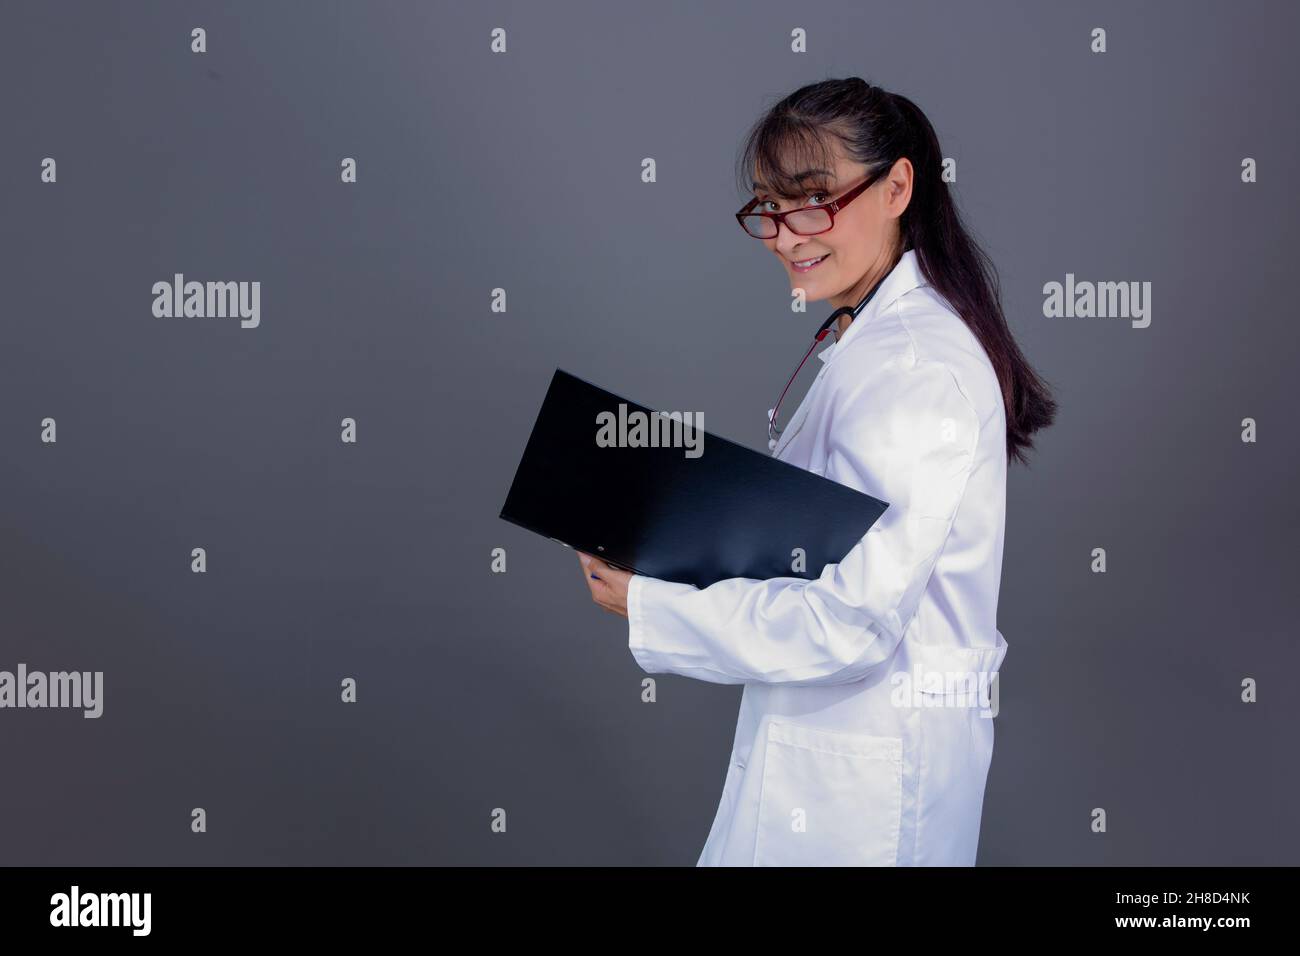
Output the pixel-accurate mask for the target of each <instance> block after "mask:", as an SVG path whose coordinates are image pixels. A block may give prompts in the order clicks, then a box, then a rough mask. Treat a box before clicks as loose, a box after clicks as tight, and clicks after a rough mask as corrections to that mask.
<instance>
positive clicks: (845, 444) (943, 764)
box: [627, 250, 1007, 866]
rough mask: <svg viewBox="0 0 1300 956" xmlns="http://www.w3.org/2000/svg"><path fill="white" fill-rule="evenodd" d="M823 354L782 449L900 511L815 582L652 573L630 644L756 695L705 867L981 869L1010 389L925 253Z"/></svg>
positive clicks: (737, 742) (740, 732) (632, 595)
mask: <svg viewBox="0 0 1300 956" xmlns="http://www.w3.org/2000/svg"><path fill="white" fill-rule="evenodd" d="M818 357H819V358H820V359H821V361H822V363H823V365H822V368H821V370H820V372H818V375H817V379H816V381H815V382H814V383H813V384H812V385H811V386H810V387H809V389H808V393H807V395H806V396H805V397H804V400H803V402H802V404H801V405H800V406H799V408H798V410H797V411H796V412H795V414H794V415H793V416H791V418H790V420H789V423H788V424H787V425H786V426H785V429H784V432H783V433H782V435H781V438H780V440H779V442H778V443H777V445H776V448H775V450H774V454H775V456H776V457H777V458H779V459H781V460H782V461H786V462H790V463H791V464H794V465H797V466H799V467H800V468H805V469H807V470H809V471H812V472H814V473H815V474H819V475H824V476H826V477H827V478H831V479H832V480H834V481H838V482H840V483H841V484H844V485H848V486H849V487H851V488H856V489H857V490H859V491H864V492H866V493H868V494H871V495H874V496H876V497H877V498H880V499H882V500H884V501H887V502H889V507H888V508H887V509H886V510H885V513H884V514H883V515H882V516H881V518H880V519H879V520H878V521H877V522H876V524H875V525H873V526H872V528H871V529H870V530H869V531H868V532H867V533H866V534H865V535H864V536H863V538H862V540H861V541H859V542H858V544H857V545H855V546H854V548H853V550H852V551H850V552H849V553H848V555H847V556H846V557H845V558H844V560H843V561H841V562H840V563H839V564H830V565H827V566H826V567H825V569H824V570H823V571H822V572H821V575H820V577H818V578H817V579H816V580H811V581H809V580H806V579H804V578H799V577H794V576H791V577H781V578H772V579H769V580H755V579H750V578H730V579H727V580H725V581H718V582H716V583H715V584H713V585H711V586H709V587H707V588H703V589H699V588H696V587H694V586H692V585H688V584H679V583H674V582H668V581H662V580H659V579H656V578H650V577H646V576H644V575H634V576H633V577H632V579H631V582H630V584H629V587H628V596H627V606H628V631H629V633H628V646H629V648H630V649H631V652H632V654H633V656H634V657H635V658H636V661H637V663H638V664H639V665H640V666H641V667H642V668H643V669H644V670H645V671H647V672H649V673H653V674H680V675H683V676H686V677H694V678H697V679H699V680H705V681H711V682H713V683H718V684H737V683H742V684H744V685H745V688H744V693H743V695H742V697H741V703H740V716H739V720H738V722H737V725H736V733H735V738H734V741H733V743H732V750H731V761H730V764H729V766H728V768H727V773H726V778H725V781H724V783H723V788H722V798H721V801H720V803H719V805H718V810H717V815H716V817H715V818H714V821H713V826H712V828H711V829H710V831H709V835H708V839H707V841H706V842H705V845H704V849H703V851H702V852H701V854H700V857H699V861H698V863H697V865H700V866H708V865H724V866H731V865H743V866H748V865H823V866H824V865H883V866H894V865H900V866H914V865H946V866H970V865H974V862H975V851H976V848H977V844H978V842H979V829H980V814H981V809H982V806H983V800H984V785H985V781H986V779H987V775H988V768H989V763H990V761H991V759H992V756H993V719H992V716H991V715H992V714H994V713H996V709H997V707H996V705H997V700H998V695H997V692H996V688H995V687H991V686H990V682H991V681H992V678H993V675H994V674H995V673H996V672H997V670H998V668H999V667H1000V666H1001V663H1002V659H1003V657H1004V656H1005V654H1006V649H1007V644H1006V641H1005V640H1004V639H1003V637H1002V634H1001V632H1000V631H998V629H997V625H996V617H997V602H998V586H999V582H1000V579H1001V567H1002V541H1003V516H1004V505H1005V496H1006V471H1007V453H1006V419H1005V410H1004V407H1003V402H1002V396H1001V392H1000V390H999V388H998V382H997V377H996V375H995V373H994V371H993V368H992V366H991V364H990V363H989V360H988V357H987V356H986V354H985V353H984V351H983V349H982V348H981V347H980V345H979V343H978V341H977V340H976V339H975V337H974V335H973V334H972V333H971V331H970V330H969V328H968V327H967V326H966V324H965V323H964V322H963V321H962V320H961V318H960V317H959V316H958V315H957V314H956V313H955V312H954V311H952V309H951V308H950V307H949V306H948V304H947V303H946V302H945V301H944V300H943V299H942V298H940V297H939V295H938V294H937V293H936V292H935V291H934V289H933V288H932V287H931V286H930V285H929V284H928V283H926V282H925V281H924V278H923V277H922V275H921V273H920V268H919V264H918V262H917V259H916V253H915V251H914V250H908V251H907V252H905V253H904V254H903V256H902V258H901V259H900V260H899V262H898V264H897V265H896V266H895V267H894V269H893V270H892V271H891V272H890V273H889V275H888V276H887V277H886V279H885V281H884V282H883V283H882V284H881V286H880V289H879V291H878V292H877V294H876V296H875V297H874V298H873V299H872V301H871V302H870V303H869V304H868V306H867V308H866V309H864V310H863V312H862V314H861V315H859V316H858V318H857V319H855V320H854V321H853V322H852V323H851V324H850V326H849V328H848V329H847V330H846V331H845V332H844V334H843V335H842V336H841V338H840V339H839V341H837V342H835V343H834V344H833V345H831V346H830V347H829V348H826V349H824V350H823V351H821V352H820V353H818ZM764 425H766V418H765V419H764ZM706 453H707V448H706ZM792 560H793V558H792ZM963 680H965V681H969V682H970V683H962V681H963ZM968 688H974V689H975V693H969V692H968Z"/></svg>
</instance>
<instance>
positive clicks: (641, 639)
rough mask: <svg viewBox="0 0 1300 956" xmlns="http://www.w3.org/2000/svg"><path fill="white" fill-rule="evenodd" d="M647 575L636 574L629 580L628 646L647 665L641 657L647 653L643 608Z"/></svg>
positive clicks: (634, 655) (633, 654)
mask: <svg viewBox="0 0 1300 956" xmlns="http://www.w3.org/2000/svg"><path fill="white" fill-rule="evenodd" d="M644 581H645V576H644V575H641V574H634V575H632V577H631V578H630V579H629V580H628V582H627V646H628V650H630V651H631V652H632V656H633V657H634V658H636V662H637V663H638V664H640V665H641V667H643V668H644V667H645V662H644V661H643V660H642V659H641V656H642V654H644V653H645V612H644V611H643V610H642V608H641V585H642V583H643V582H644Z"/></svg>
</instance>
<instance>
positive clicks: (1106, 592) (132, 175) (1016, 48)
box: [0, 0, 1300, 865]
mask: <svg viewBox="0 0 1300 956" xmlns="http://www.w3.org/2000/svg"><path fill="white" fill-rule="evenodd" d="M1297 28H1300V15H1298V14H1297V12H1296V8H1295V7H1294V6H1292V5H1287V4H1279V3H1260V2H1245V3H1234V4H1227V3H1209V2H1198V3H1174V2H1161V3H1144V4H1136V5H1135V4H1130V3H1121V2H1100V3H1070V4H1037V3H1015V2H983V3H960V2H946V3H938V2H927V3H919V4H918V3H908V4H885V3H879V4H863V3H852V2H813V3H802V4H798V5H793V6H792V5H791V4H788V3H773V2H753V3H689V2H657V3H653V4H645V3H630V2H629V3H622V2H618V3H602V2H555V3H506V2H502V3H481V4H479V3H476V4H458V3H450V2H427V0H409V2H395V0H380V2H367V3H362V2H359V0H357V2H305V0H304V2H269V3H254V2H239V3H224V2H222V3H218V2H192V3H169V2H161V0H158V2H131V3H98V2H80V3H71V2H55V3H43V2H10V3H7V4H5V6H4V9H3V11H2V12H0V102H2V103H3V109H2V110H0V122H2V123H3V130H4V132H3V138H2V140H0V142H3V148H2V149H0V243H2V244H3V245H2V247H0V252H2V253H3V255H2V261H3V276H4V298H3V310H4V315H3V322H2V324H0V448H3V467H2V468H0V490H2V494H0V503H2V510H0V672H3V673H4V674H8V675H9V677H8V679H7V680H8V686H9V688H10V696H9V697H8V698H7V703H8V705H7V706H5V707H3V708H0V761H3V764H2V767H0V781H3V785H0V863H3V864H9V865H36V864H61V865H112V864H127V865H142V864H183V865H189V864H272V865H279V864H294V865H297V864H454V865H518V864H528V865H531V864H546V863H558V864H642V865H643V864H656V865H657V864H669V865H690V864H693V863H694V862H695V861H696V857H697V855H698V854H699V851H700V847H701V845H702V844H703V843H704V840H705V838H706V836H707V834H708V831H709V826H710V822H711V820H712V819H713V815H714V812H715V810H716V808H717V805H718V799H719V794H720V792H721V789H722V786H723V782H724V775H725V773H726V770H727V755H728V751H729V747H730V745H731V741H732V735H733V733H734V731H735V726H736V711H737V705H738V702H739V700H740V696H741V692H742V689H741V687H739V686H735V685H732V686H723V685H719V684H711V683H707V682H702V681H694V680H690V679H687V678H684V677H678V676H672V675H666V676H665V675H661V676H659V677H657V678H653V684H652V685H648V684H647V683H646V682H647V680H649V679H652V678H651V675H647V674H646V673H645V672H643V671H642V670H641V669H640V668H639V667H638V666H637V663H636V661H635V660H634V659H633V657H632V655H631V653H630V652H629V648H628V622H627V621H626V620H625V619H624V618H622V617H619V616H616V615H613V614H609V613H607V612H606V611H604V610H602V609H601V608H599V607H597V606H596V605H595V604H593V602H592V600H591V597H590V594H589V592H588V588H587V585H586V583H585V581H584V579H583V575H582V570H581V568H580V567H579V565H578V562H577V561H576V560H575V556H574V554H573V552H572V551H569V550H566V549H565V548H563V547H561V546H560V545H559V544H557V543H555V542H553V541H548V540H546V539H545V538H543V537H541V536H539V535H535V534H530V533H529V532H528V531H525V530H523V529H521V528H518V527H516V526H514V525H512V524H510V523H508V522H506V521H503V520H502V519H501V518H500V517H499V512H500V509H501V505H502V502H503V501H504V499H505V496H506V492H507V490H508V488H509V486H510V481H511V478H512V476H513V475H514V471H515V468H516V466H517V465H518V463H519V460H520V456H521V454H522V452H523V448H524V444H525V442H526V440H527V437H528V435H529V433H530V429H531V428H532V425H533V423H534V420H535V418H536V415H537V411H538V407H539V405H540V403H541V400H542V397H543V395H544V393H545V390H546V386H547V384H548V383H549V382H550V380H551V377H552V375H553V373H554V370H555V369H556V368H557V367H562V368H565V369H567V370H569V371H571V372H573V373H574V374H577V375H580V376H582V377H583V378H585V379H588V380H590V381H592V382H595V383H598V384H600V385H601V386H603V387H605V388H608V389H610V390H612V391H614V392H616V393H618V394H621V395H626V396H628V397H630V398H633V399H635V400H636V401H638V402H641V403H643V404H645V405H647V406H649V407H651V408H662V409H691V410H696V411H698V412H700V413H702V414H703V415H704V416H705V417H704V422H705V425H704V427H705V428H706V429H707V430H708V432H709V433H710V434H717V435H719V436H724V437H727V438H729V439H731V440H733V441H736V442H738V443H740V444H742V445H745V446H747V447H749V448H753V449H755V450H757V451H762V452H766V445H767V432H766V410H767V409H769V408H770V407H772V404H773V401H774V399H775V392H776V391H777V390H779V386H780V385H781V384H782V383H783V382H784V381H785V378H786V377H787V375H788V374H789V371H790V370H791V368H792V358H797V357H798V355H800V354H802V352H803V350H804V349H805V348H806V347H807V344H808V342H809V337H810V335H811V333H812V332H813V331H814V330H815V328H816V324H817V322H818V321H820V319H821V317H822V315H823V314H824V312H826V311H828V310H826V309H824V308H822V307H821V306H813V305H810V307H809V309H808V311H807V312H806V313H801V312H798V311H795V310H793V309H792V308H791V298H790V289H789V287H788V283H787V281H786V277H785V275H784V274H783V273H782V271H781V270H780V269H778V268H777V267H776V264H775V263H773V262H772V261H771V257H770V256H769V255H767V254H766V253H765V252H764V251H763V250H762V248H761V246H760V244H759V243H757V242H754V241H753V240H751V239H748V238H747V237H746V236H745V235H744V234H743V233H742V232H741V231H740V230H739V229H738V228H737V223H736V221H735V218H734V213H735V212H736V210H737V209H739V208H740V207H741V205H742V204H743V203H744V202H745V201H746V200H747V199H748V198H749V197H748V196H747V195H745V194H743V193H742V192H740V191H738V189H737V184H736V177H735V163H736V157H737V150H738V149H739V147H740V145H741V143H742V142H743V138H744V135H745V133H746V131H747V130H748V129H749V127H750V126H751V124H752V123H753V122H754V121H755V119H757V118H758V117H759V116H760V115H761V114H762V113H763V112H764V111H765V110H766V109H767V108H768V107H770V106H771V104H772V103H773V102H775V101H776V100H777V99H779V98H780V97H782V96H784V95H786V94H787V93H789V92H790V91H792V90H794V89H796V88H797V87H799V86H801V85H803V84H806V83H811V82H815V81H818V80H821V79H824V78H828V77H847V76H859V77H862V78H864V79H866V80H867V81H869V82H871V83H876V84H880V85H882V86H885V87H887V88H888V89H891V90H895V91H897V92H900V93H902V94H904V95H906V96H908V97H909V98H910V99H911V100H913V101H914V102H916V103H917V104H919V105H920V106H921V107H922V108H923V109H924V110H925V111H926V113H927V115H928V116H929V117H930V118H931V120H932V121H933V123H934V125H935V128H936V130H937V132H938V135H939V140H940V143H941V145H942V149H943V155H944V158H945V160H946V167H947V168H948V170H949V176H948V177H947V180H948V181H947V182H946V188H948V189H949V190H951V191H952V194H953V196H954V198H955V199H956V201H957V203H958V205H959V207H960V209H961V211H962V214H963V216H964V217H965V220H966V222H967V223H968V225H969V227H970V229H971V230H972V233H973V235H975V236H976V237H977V239H978V240H979V242H980V243H981V245H982V246H983V248H984V249H986V250H987V252H988V253H989V255H990V257H991V258H992V260H993V262H994V264H995V266H996V267H997V270H998V275H999V277H1000V280H1001V290H1002V302H1003V305H1004V308H1005V311H1006V316H1007V320H1008V323H1009V325H1010V327H1011V329H1012V331H1013V332H1014V334H1015V336H1016V339H1017V341H1018V343H1019V344H1020V347H1021V348H1022V349H1023V350H1024V352H1025V354H1026V356H1027V357H1028V359H1029V360H1030V361H1031V362H1032V364H1033V365H1034V367H1035V368H1036V369H1037V370H1038V371H1039V372H1040V373H1041V374H1042V375H1043V377H1044V378H1045V379H1046V381H1047V382H1048V383H1050V385H1051V387H1052V389H1053V393H1054V395H1055V398H1056V400H1057V401H1058V403H1059V414H1058V417H1057V420H1056V423H1055V424H1054V425H1053V427H1052V428H1050V429H1047V430H1045V431H1044V432H1042V433H1041V434H1040V435H1039V436H1038V438H1037V440H1036V444H1035V448H1034V450H1033V452H1032V454H1031V456H1030V464H1029V466H1028V467H1024V466H1021V465H1013V466H1012V467H1011V469H1010V472H1009V477H1008V482H1007V492H1006V499H1007V501H1006V504H1007V511H1006V514H1007V517H1006V546H1005V553H1004V559H1003V566H1002V585H1001V593H1000V596H999V605H998V627H999V630H1000V631H1001V632H1002V634H1003V635H1005V638H1006V641H1007V644H1008V647H1009V649H1008V653H1007V655H1006V658H1005V662H1004V664H1003V666H1002V669H1001V673H1000V677H999V685H1000V702H999V712H998V714H997V717H996V727H997V741H996V747H995V751H994V756H993V760H992V765H991V769H990V772H989V778H988V786H987V791H986V795H985V801H984V808H983V818H982V825H981V830H980V843H979V863H980V864H985V865H999V864H1002V865H1005V864H1013V865H1019V864H1052V865H1058V864H1059V865H1067V864H1068V865H1093V864H1134V865H1148V864H1178V865H1182V864H1189V865H1190V864H1286V863H1295V862H1296V860H1297V857H1298V851H1300V823H1297V820H1296V816H1295V814H1294V812H1293V808H1292V807H1291V803H1292V799H1291V795H1293V794H1294V793H1295V789H1296V784H1297V771H1296V768H1295V763H1294V761H1293V760H1291V759H1290V755H1291V754H1292V753H1293V752H1294V749H1295V748H1294V742H1293V737H1294V733H1295V730H1296V727H1297V726H1300V705H1298V704H1297V698H1296V695H1295V693H1294V691H1293V687H1292V686H1291V685H1292V680H1293V677H1294V675H1295V674H1296V672H1297V665H1298V664H1300V657H1298V655H1297V634H1296V625H1295V610H1294V601H1293V597H1294V594H1295V591H1296V586H1295V582H1296V579H1297V572H1300V563H1298V562H1297V560H1296V548H1295V544H1294V541H1293V537H1294V535H1295V534H1296V533H1297V530H1300V525H1298V522H1297V517H1298V512H1300V506H1298V505H1297V497H1296V491H1295V489H1296V486H1297V461H1298V457H1300V456H1298V454H1297V438H1298V436H1297V429H1296V424H1295V421H1296V414H1295V397H1294V392H1293V391H1292V389H1293V388H1294V377H1295V376H1294V372H1295V362H1296V358H1297V355H1298V354H1300V351H1298V349H1300V332H1297V322H1296V307H1295V302H1294V298H1293V296H1292V285H1291V284H1292V282H1294V280H1295V264H1294V261H1293V260H1294V258H1295V252H1296V249H1297V217H1296V215H1295V212H1296V203H1295V197H1294V190H1295V183H1296V181H1297V178H1298V175H1300V170H1298V169H1297V151H1298V147H1300V143H1297V124H1296V122H1295V118H1294V104H1293V98H1294V91H1295V90H1296V89H1297V86H1298V81H1300V77H1298V75H1297V73H1298V70H1297V65H1296V59H1295V56H1294V50H1293V38H1294V36H1295V35H1296V32H1297ZM189 283H200V284H202V286H201V287H202V288H203V289H205V290H206V289H208V288H209V287H210V286H211V284H220V288H221V290H222V292H221V296H219V298H222V297H224V301H227V302H229V303H237V307H236V306H235V305H231V307H230V308H228V309H225V310H223V311H221V312H220V314H209V313H208V312H206V311H205V310H204V308H202V307H198V306H196V307H195V308H188V307H187V306H186V302H187V299H188V296H187V294H186V287H187V284H189ZM1086 287H1091V288H1094V289H1109V290H1111V291H1112V292H1113V291H1114V290H1116V289H1119V288H1121V287H1122V289H1123V291H1124V295H1123V297H1122V299H1123V301H1122V302H1120V304H1119V306H1118V308H1114V309H1104V308H1093V309H1083V310H1078V309H1074V308H1072V307H1070V306H1071V305H1072V304H1074V303H1076V302H1077V301H1079V298H1078V290H1081V289H1084V288H1086ZM209 298H210V297H203V301H204V302H205V303H206V301H208V300H209ZM1096 301H1100V299H1098V300H1096ZM1108 301H1110V302H1111V303H1112V305H1113V304H1115V303H1116V302H1117V301H1119V300H1118V299H1117V298H1116V297H1114V296H1112V297H1111V298H1110V299H1109V300H1108ZM1062 302H1065V303H1067V305H1066V307H1059V306H1060V305H1061V303H1062ZM809 364H810V366H812V367H809V366H806V367H805V369H804V372H803V373H801V375H800V376H799V378H798V379H797V380H796V382H795V384H794V386H792V389H791V399H789V400H788V404H787V406H786V407H787V408H788V409H790V410H793V408H794V406H795V405H797V403H798V401H799V398H800V396H801V395H802V393H803V392H804V391H805V390H806V389H807V388H808V384H809V382H810V381H811V380H812V375H813V371H814V368H815V366H816V364H817V363H811V362H810V363H809ZM636 506H637V503H636V502H635V501H632V500H628V499H627V498H626V497H625V496H624V495H622V494H621V493H620V488H619V487H617V486H610V487H607V488H606V489H605V490H604V493H603V494H601V495H600V496H599V497H598V498H596V499H595V500H592V501H591V502H590V507H591V508H592V509H594V510H597V511H603V512H608V513H614V512H617V511H619V510H620V509H630V508H635V507H636ZM72 673H76V674H78V675H81V676H82V677H84V678H85V685H84V686H82V687H81V688H80V691H81V696H80V697H79V698H77V697H75V696H69V693H67V692H69V691H70V690H72V688H70V686H69V685H68V684H67V683H66V681H65V682H63V683H59V679H58V678H55V681H54V683H53V684H49V683H47V684H46V685H45V686H46V687H47V691H49V693H47V694H46V695H45V696H43V697H42V696H38V697H31V698H29V697H27V696H24V697H23V701H22V702H23V704H24V706H19V705H18V700H17V696H18V694H17V689H19V688H22V689H23V690H24V691H25V690H26V689H28V688H29V687H31V686H35V685H34V683H32V682H33V681H37V680H44V681H48V680H49V679H50V677H51V675H58V674H72ZM20 675H22V676H21V682H20ZM56 686H57V687H59V688H60V690H61V691H63V692H64V693H61V694H58V693H54V690H55V687H56ZM648 688H650V689H649V691H648ZM29 702H30V703H32V704H33V705H34V706H26V705H27V704H28V703H29ZM1099 821H1102V823H1101V825H1099Z"/></svg>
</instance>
